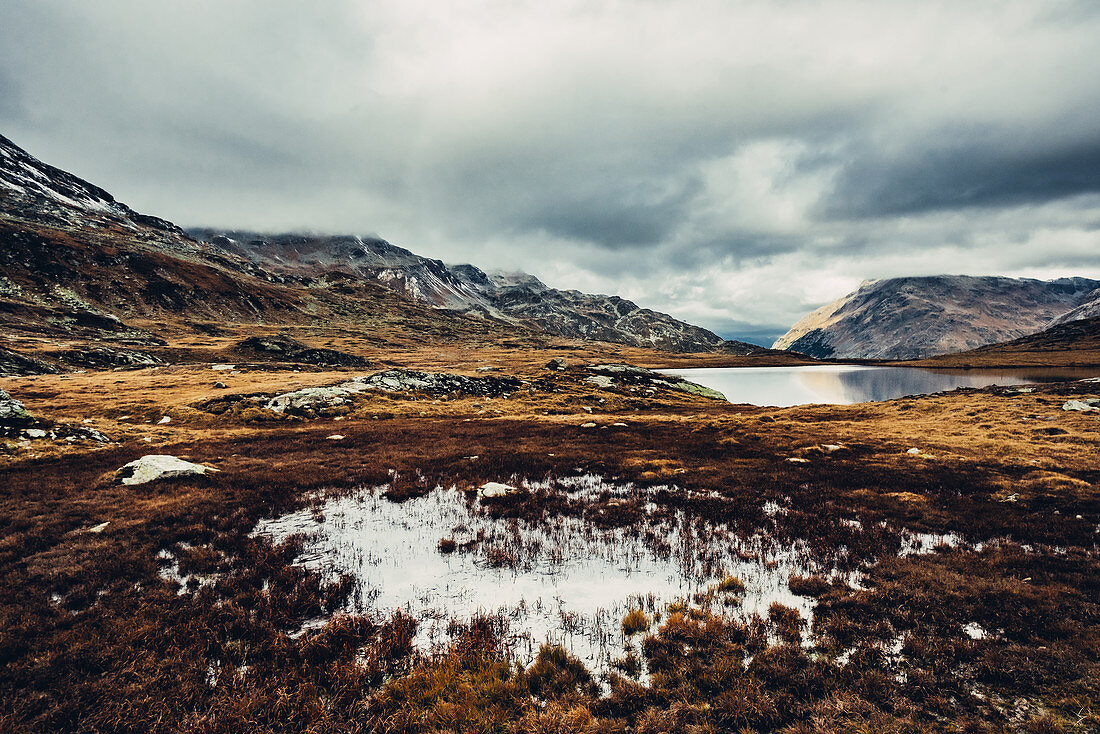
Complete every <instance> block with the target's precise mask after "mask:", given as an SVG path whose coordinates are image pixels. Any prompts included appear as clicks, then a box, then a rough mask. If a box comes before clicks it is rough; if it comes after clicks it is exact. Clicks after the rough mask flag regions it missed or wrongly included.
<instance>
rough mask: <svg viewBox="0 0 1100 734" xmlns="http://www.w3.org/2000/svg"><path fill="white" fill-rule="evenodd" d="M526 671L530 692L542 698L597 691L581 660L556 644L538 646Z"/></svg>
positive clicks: (565, 696)
mask: <svg viewBox="0 0 1100 734" xmlns="http://www.w3.org/2000/svg"><path fill="white" fill-rule="evenodd" d="M526 674H527V675H526V677H527V686H528V688H529V689H530V691H531V694H532V695H534V696H538V697H539V698H542V699H544V700H545V699H560V698H567V697H576V696H577V695H585V694H587V695H589V696H591V695H594V694H595V693H596V690H597V689H596V683H595V681H593V680H592V674H591V673H589V672H588V669H587V668H585V667H584V663H582V662H581V661H580V660H578V659H577V658H575V657H573V656H572V655H570V654H569V653H568V652H566V651H565V648H563V647H561V646H560V645H549V644H544V645H542V647H540V648H539V654H538V657H537V658H535V662H534V663H532V664H531V666H530V667H529V668H527V671H526Z"/></svg>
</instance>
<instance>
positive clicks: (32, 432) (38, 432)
mask: <svg viewBox="0 0 1100 734" xmlns="http://www.w3.org/2000/svg"><path fill="white" fill-rule="evenodd" d="M23 435H24V436H26V437H27V438H29V439H39V438H45V437H46V436H47V435H48V434H47V433H46V432H45V431H43V430H42V429H41V428H28V429H27V430H25V431H23Z"/></svg>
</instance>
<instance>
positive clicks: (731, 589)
mask: <svg viewBox="0 0 1100 734" xmlns="http://www.w3.org/2000/svg"><path fill="white" fill-rule="evenodd" d="M718 590H719V591H724V592H725V593H727V594H744V593H745V582H744V581H742V580H741V579H739V578H737V577H736V576H726V577H725V578H723V579H722V580H721V581H719V582H718Z"/></svg>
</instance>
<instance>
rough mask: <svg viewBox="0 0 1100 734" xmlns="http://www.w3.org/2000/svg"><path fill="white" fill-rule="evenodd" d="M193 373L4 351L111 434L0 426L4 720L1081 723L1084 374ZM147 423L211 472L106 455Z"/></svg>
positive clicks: (73, 416) (796, 726) (31, 401)
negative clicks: (140, 478) (320, 401)
mask: <svg viewBox="0 0 1100 734" xmlns="http://www.w3.org/2000/svg"><path fill="white" fill-rule="evenodd" d="M157 375H159V377H158V376H157ZM209 375H210V370H208V369H207V370H205V371H203V372H200V371H198V370H183V369H181V370H178V371H176V372H170V373H168V374H164V371H163V370H162V371H160V372H154V371H148V370H138V371H135V372H126V373H102V375H101V376H99V377H96V376H95V375H93V374H91V373H89V374H87V375H79V376H74V377H72V378H71V379H70V380H62V379H60V377H53V376H44V377H42V378H39V379H38V380H35V381H33V382H27V381H22V380H11V381H7V382H5V383H4V385H3V387H4V389H6V390H8V391H9V392H11V393H13V394H16V395H17V396H18V397H20V398H21V399H23V400H25V402H26V404H27V407H28V409H29V410H31V411H32V412H36V413H41V414H44V415H49V416H50V417H54V418H56V419H58V420H64V421H69V422H74V423H78V424H79V423H80V422H81V421H82V420H84V419H89V416H91V418H90V420H92V421H93V423H91V424H88V425H92V426H94V427H95V428H96V429H97V430H101V431H102V432H103V433H105V434H107V435H109V436H112V438H114V439H116V440H115V441H113V442H112V443H109V444H103V445H96V446H90V445H89V446H84V445H81V444H70V445H64V446H63V445H57V446H54V445H53V444H49V445H46V444H45V443H35V442H31V446H30V447H29V448H26V447H21V446H19V445H17V444H13V445H12V446H10V447H9V449H8V453H6V454H4V455H3V457H0V458H2V459H3V462H4V464H3V471H4V475H3V476H4V484H5V487H4V492H5V493H4V495H3V498H2V504H0V510H2V521H3V537H2V543H0V571H2V572H3V574H4V577H5V579H7V580H8V581H7V583H5V584H4V585H3V588H2V589H0V666H2V667H0V697H2V698H3V701H4V703H5V706H4V707H3V709H2V711H0V729H2V730H11V731H36V732H37V731H42V732H46V731H51V732H52V731H134V730H141V731H164V732H168V731H173V732H174V731H196V732H198V731H203V732H218V731H226V732H228V731H233V732H242V731H243V732H249V731H288V732H289V731H307V730H308V731H408V732H412V731H471V732H472V731H524V732H526V731H531V732H535V731H554V732H573V731H576V732H581V731H637V732H660V731H695V732H711V731H742V730H752V731H758V732H764V731H781V732H785V733H786V734H800V733H801V732H807V731H876V732H877V731H884V732H902V731H905V732H910V731H975V732H984V731H992V732H997V731H1012V732H1037V731H1044V732H1056V731H1073V732H1087V731H1095V730H1096V729H1097V727H1098V723H1100V719H1098V716H1100V714H1098V712H1097V707H1096V705H1095V702H1096V701H1097V700H1098V699H1100V695H1098V694H1100V666H1098V663H1097V661H1098V660H1100V608H1098V604H1097V601H1096V600H1097V599H1098V598H1100V582H1098V579H1100V563H1098V558H1100V552H1098V547H1097V545H1098V538H1100V534H1098V532H1097V531H1098V527H1100V500H1098V493H1097V487H1098V484H1100V467H1098V465H1097V464H1096V462H1095V456H1096V446H1097V445H1098V443H1100V421H1098V420H1097V418H1096V416H1095V414H1090V413H1089V412H1074V411H1067V410H1063V409H1062V406H1063V404H1064V403H1065V402H1067V401H1069V400H1071V399H1078V400H1083V399H1089V398H1093V397H1097V387H1096V385H1095V384H1091V383H1066V384H1062V385H1042V386H1036V388H1035V390H1034V391H1033V392H1028V393H1017V392H1009V391H1005V390H997V389H987V390H980V391H964V392H959V393H953V394H948V395H935V396H927V397H921V398H911V399H903V400H896V401H890V402H888V403H882V404H876V405H872V406H867V405H856V406H819V407H806V408H790V409H764V408H752V407H746V406H731V405H729V404H728V403H720V402H719V401H713V400H707V399H704V398H702V397H698V396H692V395H687V394H675V395H672V394H656V395H652V396H645V395H640V394H638V395H636V394H634V393H630V392H629V391H628V390H616V389H615V388H611V389H606V390H605V389H603V388H600V387H598V386H590V385H588V384H587V383H585V381H584V380H585V379H586V378H585V376H584V375H582V374H578V375H576V377H575V378H571V375H570V373H565V374H563V375H561V376H558V377H554V378H553V379H555V380H558V384H560V385H561V389H560V391H558V392H554V393H549V392H547V393H539V394H536V393H524V394H520V395H516V396H512V397H509V398H506V399H494V400H493V401H492V402H488V401H487V400H485V399H483V398H479V399H474V398H461V397H458V398H454V397H447V396H444V397H428V398H424V397H419V398H418V397H415V396H414V397H401V396H389V397H386V396H364V397H363V398H362V401H361V402H357V403H355V404H353V405H352V406H350V407H349V409H348V410H347V411H344V412H342V413H341V414H338V415H328V416H319V417H316V418H312V419H307V420H298V421H290V420H284V421H279V422H272V421H254V422H250V421H249V419H248V417H247V416H210V415H208V414H205V413H202V412H201V411H197V410H195V409H192V408H189V406H191V405H193V404H195V403H196V402H199V401H201V400H205V399H209V398H210V397H212V396H213V395H216V394H218V393H216V392H213V391H211V390H210V387H209V382H210V380H211V378H210V376H209ZM518 376H519V377H520V378H522V379H531V380H532V381H534V380H539V379H543V376H542V373H541V372H538V371H532V372H530V373H524V372H523V371H522V370H520V371H518ZM219 377H222V378H223V379H226V380H233V381H235V383H240V384H235V385H234V387H235V388H237V389H239V390H240V392H242V393H243V392H247V385H245V384H243V383H244V382H246V381H247V380H248V379H249V375H248V374H247V373H242V374H238V375H231V374H227V375H224V376H223V375H220V374H219ZM97 379H98V380H99V383H95V380H97ZM339 379H346V377H342V376H336V379H334V376H327V377H326V376H325V375H317V376H314V375H309V376H303V375H299V374H280V373H278V372H277V371H275V372H272V371H265V372H263V373H262V374H260V375H259V376H258V377H257V390H256V391H257V392H259V391H264V392H275V391H276V390H278V389H281V388H283V387H284V386H288V385H289V386H291V387H294V386H295V385H301V383H309V384H319V385H323V384H332V383H334V382H337V381H339ZM570 379H573V382H570V381H569V380H570ZM157 380H160V381H161V382H163V383H166V384H165V385H164V387H165V390H164V392H163V393H158V392H156V390H153V389H151V385H154V384H156V382H157ZM78 381H80V384H81V385H83V386H85V387H87V388H88V389H87V390H85V389H81V390H73V389H72V387H73V383H76V382H78ZM310 381H313V382H310ZM92 388H94V389H92ZM97 391H99V392H97ZM105 395H109V396H110V399H109V400H110V401H109V403H108V402H105V400H106V398H105V397H104V396H105ZM158 396H160V397H158ZM601 399H602V400H603V402H600V401H601ZM97 406H98V407H99V408H102V411H101V412H95V411H96V410H97ZM166 415H167V416H170V417H171V420H170V421H169V422H168V423H161V422H160V420H161V418H162V417H163V416H166ZM123 416H128V418H127V419H126V420H123ZM587 423H591V424H593V427H590V428H584V427H583V426H584V425H585V424H587ZM334 435H339V436H341V437H342V438H340V439H332V438H331V437H332V436H334ZM145 439H149V440H148V441H147V440H145ZM914 449H915V452H914V451H913V450H914ZM151 451H152V452H155V453H164V454H171V455H175V456H179V457H181V458H184V459H187V460H189V461H199V462H204V463H207V464H209V465H211V466H214V467H216V468H218V469H219V470H220V471H218V472H216V473H212V474H210V475H206V476H200V477H192V478H186V479H177V480H167V481H165V482H162V483H157V484H151V485H147V486H125V485H121V484H120V483H119V482H118V481H117V479H116V478H115V475H114V472H115V470H117V469H118V468H119V467H121V466H123V465H124V464H126V463H127V462H129V461H132V460H133V459H134V458H136V457H137V456H140V455H142V454H143V453H149V452H151ZM472 457H476V458H472ZM488 482H497V483H501V484H505V485H509V486H511V487H514V488H515V491H505V492H504V493H502V494H500V495H498V496H496V497H487V496H481V497H478V496H477V489H478V488H479V487H482V486H483V485H485V484H486V483H488ZM482 494H483V495H484V494H485V493H484V492H483V493H482ZM479 534H480V539H478V536H479ZM445 541H450V542H451V543H453V544H454V545H453V547H452V546H451V545H450V544H449V543H447V542H445ZM473 541H476V542H473ZM414 570H422V571H424V573H422V574H421V575H415V574H414V573H413V571H414ZM727 577H730V578H736V579H738V581H739V582H740V583H742V584H743V585H744V590H743V591H742V590H741V589H740V588H739V586H738V584H737V583H735V582H733V581H727ZM597 580H598V583H597ZM651 594H652V597H651V596H650V595H651ZM559 599H560V602H559V601H558V600H559ZM540 600H541V606H540V604H539V602H540ZM555 604H557V606H555ZM501 607H504V609H505V614H504V615H503V617H502V616H501V615H500V614H496V615H493V614H492V612H493V611H499V610H500V608H501ZM631 611H640V612H642V615H643V618H638V617H637V615H635V616H633V617H630V620H629V622H628V625H627V627H628V628H629V629H631V630H635V629H638V628H639V627H641V629H640V630H639V631H636V632H634V633H633V634H631V635H629V636H627V635H625V633H624V629H623V623H624V619H626V618H628V617H629V616H630V615H629V612H631ZM479 612H480V613H479ZM485 613H488V614H485ZM555 613H556V615H555ZM563 613H564V614H563ZM502 619H504V620H506V621H507V624H506V625H505V624H502V623H501V621H502ZM452 620H453V621H454V623H453V624H452ZM647 624H648V629H645V626H646V625H647ZM546 640H550V641H551V642H560V643H562V646H561V647H556V646H553V645H549V646H545V647H543V646H542V645H541V643H543V642H544V641H546ZM627 644H629V648H628V647H627Z"/></svg>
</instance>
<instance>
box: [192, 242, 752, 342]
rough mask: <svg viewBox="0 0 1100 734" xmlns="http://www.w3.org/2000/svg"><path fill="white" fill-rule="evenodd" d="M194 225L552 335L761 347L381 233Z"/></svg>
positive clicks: (241, 246) (295, 271) (310, 269)
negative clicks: (449, 261) (427, 251)
mask: <svg viewBox="0 0 1100 734" xmlns="http://www.w3.org/2000/svg"><path fill="white" fill-rule="evenodd" d="M189 232H190V234H191V235H192V236H194V237H196V238H198V239H201V240H203V241H205V242H206V243H207V244H209V245H211V246H215V247H219V248H222V249H223V250H225V251H226V252H229V253H233V254H235V255H237V256H240V257H243V258H245V259H246V260H248V261H249V262H251V263H253V264H255V265H257V266H258V267H262V268H264V269H265V270H268V271H270V272H272V273H277V274H279V275H284V276H288V277H299V278H321V279H326V280H329V281H332V280H334V279H342V278H357V279H362V280H366V281H368V282H371V283H376V284H379V285H382V286H385V287H387V288H391V289H393V290H396V291H398V292H399V293H401V294H403V295H404V296H406V297H408V298H410V299H412V300H415V301H419V302H421V303H426V304H428V305H431V306H433V307H436V308H443V309H448V310H453V311H458V312H461V313H466V314H473V315H478V316H483V317H491V318H497V319H502V320H505V321H508V322H514V323H522V324H525V325H528V326H533V327H534V328H535V329H537V330H538V331H542V332H545V333H547V334H552V335H554V336H560V337H566V338H571V339H588V340H596V341H605V342H612V343H616V344H625V345H629V346H636V347H653V348H657V349H664V350H668V351H675V352H713V351H721V352H724V353H730V354H751V353H753V352H758V351H761V347H758V346H756V345H753V344H747V343H745V342H738V341H727V340H724V339H722V338H721V337H719V336H718V335H717V334H714V333H713V332H711V331H708V330H707V329H703V328H701V327H698V326H694V325H692V324H688V323H686V322H684V321H680V320H679V319H675V318H673V317H671V316H669V315H667V314H663V313H660V312H657V311H653V310H651V309H646V308H640V307H639V306H638V305H637V304H635V303H634V302H633V301H629V300H627V299H625V298H621V297H619V296H607V295H594V294H589V293H582V292H580V291H577V290H560V289H557V288H551V287H550V286H548V285H546V284H545V283H543V282H542V281H540V280H539V279H538V278H536V277H535V276H533V275H531V274H529V273H505V272H489V273H487V272H485V271H483V270H481V269H480V268H478V267H476V266H474V265H470V264H461V265H453V266H448V265H446V264H444V263H443V262H442V261H441V260H435V259H432V258H427V257H423V256H421V255H417V254H415V253H413V252H411V251H410V250H406V249H404V248H402V247H397V246H396V245H393V244H391V243H389V242H387V241H386V240H383V239H380V238H377V237H359V236H354V235H314V234H293V233H291V234H263V233H257V232H247V231H221V230H215V229H207V228H195V229H191V230H189Z"/></svg>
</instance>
